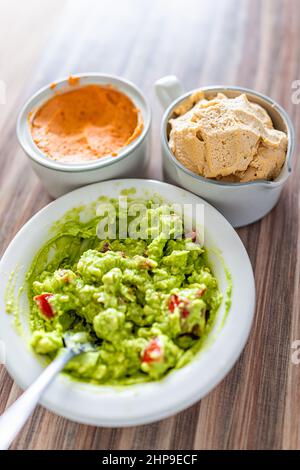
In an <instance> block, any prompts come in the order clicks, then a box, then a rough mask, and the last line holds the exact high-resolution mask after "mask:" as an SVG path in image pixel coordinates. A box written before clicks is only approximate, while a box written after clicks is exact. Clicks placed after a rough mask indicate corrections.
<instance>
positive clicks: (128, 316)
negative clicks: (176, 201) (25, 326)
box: [27, 199, 222, 384]
mask: <svg viewBox="0 0 300 470" xmlns="http://www.w3.org/2000/svg"><path fill="white" fill-rule="evenodd" d="M110 202H112V203H114V204H115V205H117V201H110ZM131 203H134V199H132V200H131ZM146 207H147V212H146V214H145V215H144V217H146V219H147V220H150V215H151V216H152V215H155V216H156V220H158V222H159V223H158V227H160V224H161V223H162V222H163V221H164V219H165V218H166V217H169V219H170V221H171V223H170V224H169V230H168V233H166V232H162V231H161V230H156V231H155V230H153V227H151V226H150V228H149V230H148V235H149V234H151V235H152V236H151V237H148V238H146V239H142V238H139V239H135V238H130V237H128V238H125V239H105V240H100V239H99V238H98V237H97V236H96V227H97V225H98V223H99V220H100V218H101V217H99V216H98V217H96V216H95V214H94V217H93V218H92V219H91V220H89V221H88V222H83V221H81V220H80V217H79V214H77V213H76V212H74V213H73V215H70V214H69V216H68V217H66V218H65V219H64V220H62V221H61V222H59V223H58V224H57V227H56V231H57V234H56V235H55V236H54V237H53V238H52V239H51V240H50V241H49V242H48V243H47V244H46V245H45V246H44V247H43V248H42V249H41V250H40V251H39V252H38V254H37V255H36V257H35V260H34V262H33V264H32V267H31V269H30V272H29V273H28V276H27V280H28V284H29V302H30V308H31V319H30V324H31V330H32V339H31V345H32V347H33V349H34V351H35V352H36V353H38V354H43V355H47V356H48V357H49V358H50V359H53V358H54V357H55V356H56V355H57V354H59V351H60V350H61V349H62V348H63V347H64V342H63V336H64V334H65V332H67V331H69V330H72V331H78V332H84V333H85V334H86V339H87V341H92V342H94V343H95V345H96V349H95V351H92V352H87V353H83V354H81V355H80V356H77V357H75V358H74V359H72V360H71V361H70V362H69V363H68V365H67V366H66V368H65V372H66V373H67V374H69V375H71V376H73V377H75V378H77V379H80V380H84V381H89V382H96V383H99V384H132V383H139V382H146V381H151V380H158V379H160V378H162V377H164V376H165V375H166V374H167V373H168V372H170V371H172V370H174V369H177V368H180V367H182V366H184V365H185V364H186V363H188V362H189V361H191V360H192V359H193V357H194V356H195V354H196V353H197V352H198V351H199V349H200V348H201V345H202V343H203V341H202V339H203V338H204V336H205V335H206V334H207V332H208V330H209V329H210V327H211V325H212V323H213V321H214V318H215V314H216V312H217V310H218V308H219V305H220V303H221V299H222V296H221V294H220V292H219V289H218V284H217V281H216V279H215V277H214V276H213V274H212V272H211V269H210V267H209V265H208V262H207V256H206V253H205V250H204V249H203V248H202V247H201V246H200V245H199V244H197V243H196V242H195V241H193V239H192V238H185V237H184V236H181V237H180V236H179V235H183V234H184V227H183V223H182V221H181V219H180V217H179V216H178V215H176V214H175V213H171V216H170V215H168V216H167V215H166V213H167V211H166V206H164V205H161V206H160V207H156V208H153V203H152V201H151V200H149V201H146ZM151 220H152V219H151ZM175 222H176V224H177V225H176V224H175ZM178 222H179V226H180V227H181V229H180V230H181V233H180V234H178V230H177V232H176V230H175V225H176V226H177V227H178ZM118 223H119V220H118V219H117V224H118ZM154 233H155V234H156V235H155V236H154Z"/></svg>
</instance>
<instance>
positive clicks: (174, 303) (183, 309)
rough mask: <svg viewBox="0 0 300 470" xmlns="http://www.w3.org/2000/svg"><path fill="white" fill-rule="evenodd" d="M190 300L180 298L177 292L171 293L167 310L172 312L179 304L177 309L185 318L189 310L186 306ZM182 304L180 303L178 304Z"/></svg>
mask: <svg viewBox="0 0 300 470" xmlns="http://www.w3.org/2000/svg"><path fill="white" fill-rule="evenodd" d="M189 303H190V302H189V301H188V300H186V299H180V297H179V296H178V295H177V294H172V295H171V297H170V300H169V305H168V307H169V310H170V312H171V313H173V312H174V310H175V308H176V307H177V306H178V305H179V311H180V315H181V317H182V318H186V317H188V316H189V314H190V312H189V310H188V309H187V306H188V304H189ZM180 304H182V305H180Z"/></svg>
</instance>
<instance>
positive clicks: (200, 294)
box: [196, 287, 206, 297]
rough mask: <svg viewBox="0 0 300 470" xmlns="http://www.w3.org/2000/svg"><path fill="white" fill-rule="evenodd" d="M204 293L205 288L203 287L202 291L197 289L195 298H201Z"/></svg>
mask: <svg viewBox="0 0 300 470" xmlns="http://www.w3.org/2000/svg"><path fill="white" fill-rule="evenodd" d="M205 292H206V287H203V288H202V289H199V290H198V291H197V294H196V296H197V297H202V296H203V295H204V294H205Z"/></svg>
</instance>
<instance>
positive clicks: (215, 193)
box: [155, 75, 295, 227]
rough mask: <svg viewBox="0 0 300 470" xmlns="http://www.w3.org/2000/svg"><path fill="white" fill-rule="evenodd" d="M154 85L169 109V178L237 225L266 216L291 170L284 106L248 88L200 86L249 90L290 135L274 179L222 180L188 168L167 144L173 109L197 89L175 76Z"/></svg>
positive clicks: (166, 172)
mask: <svg viewBox="0 0 300 470" xmlns="http://www.w3.org/2000/svg"><path fill="white" fill-rule="evenodd" d="M155 88H156V93H157V96H158V98H159V100H160V102H161V104H162V105H163V106H164V107H165V108H167V109H166V111H165V114H164V116H163V120H162V126H161V140H162V155H163V167H164V175H165V177H166V179H167V180H168V181H170V182H172V183H175V184H177V185H179V186H181V187H183V188H185V189H187V190H189V191H191V192H193V193H195V194H197V195H199V196H202V197H203V198H204V199H206V200H207V201H209V202H210V203H211V204H213V205H214V206H215V207H216V208H217V209H218V210H219V211H220V212H222V214H223V215H224V216H225V217H226V218H227V219H228V220H229V222H230V223H231V224H232V225H233V226H234V227H241V226H244V225H248V224H251V223H252V222H255V221H256V220H259V219H261V218H262V217H263V216H264V215H266V214H267V213H268V212H269V211H270V210H271V209H272V208H273V207H274V206H275V204H276V203H277V201H278V199H279V196H280V193H281V191H282V189H283V186H284V184H285V183H286V181H287V179H288V177H289V175H290V173H291V170H292V167H291V162H292V155H293V152H294V147H295V136H294V128H293V125H292V122H291V120H290V118H289V116H288V115H287V113H286V112H285V111H284V109H283V108H282V107H281V106H280V105H279V104H277V103H276V102H275V101H273V100H272V99H271V98H269V97H267V96H265V95H262V94H261V93H258V92H256V91H253V90H249V89H247V88H241V87H234V86H232V87H229V86H210V87H203V88H201V90H202V91H203V92H204V93H205V94H207V95H209V94H214V93H218V92H222V93H225V94H226V95H227V96H229V97H234V96H237V95H239V94H241V93H246V94H247V96H248V97H249V99H250V100H251V101H253V102H254V103H258V104H260V105H261V106H262V107H263V108H265V110H266V111H267V112H268V113H269V115H270V117H271V118H272V121H273V123H274V126H275V128H276V129H279V130H282V131H284V132H286V133H287V136H288V149H287V156H286V162H285V164H284V166H283V168H282V171H281V173H280V175H279V176H278V178H276V180H275V181H266V180H259V181H251V182H249V183H223V182H219V181H215V180H211V179H208V178H204V177H202V176H199V175H197V174H196V173H193V172H192V171H190V170H188V169H187V168H186V167H184V166H183V165H182V164H181V163H180V162H179V161H178V160H177V158H176V157H175V156H174V154H173V153H172V151H171V150H170V148H169V145H168V135H167V132H168V122H169V119H170V117H171V115H172V112H173V109H174V108H175V107H176V106H178V104H179V103H180V102H182V101H184V100H185V99H186V98H187V97H188V96H189V95H191V94H192V93H194V92H195V91H196V90H192V91H189V92H188V93H183V90H182V87H181V84H180V82H179V81H178V79H177V78H176V77H175V76H172V75H171V76H167V77H164V78H162V79H160V80H158V81H157V82H156V84H155Z"/></svg>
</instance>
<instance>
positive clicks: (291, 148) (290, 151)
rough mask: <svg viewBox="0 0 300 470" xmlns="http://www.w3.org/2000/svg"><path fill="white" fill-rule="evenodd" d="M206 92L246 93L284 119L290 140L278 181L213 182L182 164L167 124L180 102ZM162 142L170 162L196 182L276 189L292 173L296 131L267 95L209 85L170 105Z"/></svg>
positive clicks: (248, 90) (196, 89)
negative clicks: (169, 136)
mask: <svg viewBox="0 0 300 470" xmlns="http://www.w3.org/2000/svg"><path fill="white" fill-rule="evenodd" d="M200 90H201V91H204V92H216V93H218V92H220V93H221V92H224V93H226V91H237V92H241V93H245V94H247V95H250V96H251V95H253V96H256V97H258V98H260V99H261V100H263V101H265V102H267V103H268V104H269V105H271V106H272V107H273V108H274V109H275V110H276V111H277V112H278V113H279V114H280V115H281V117H282V119H283V121H284V122H285V124H286V128H287V138H288V147H287V152H286V160H285V163H284V165H283V167H282V170H281V172H280V174H279V175H278V177H277V178H276V180H274V181H270V180H265V179H261V180H256V181H247V182H242V183H238V182H237V183H230V182H223V181H217V180H213V179H210V178H205V177H204V176H201V175H198V174H197V173H194V172H193V171H191V170H189V169H188V168H186V167H185V166H184V165H183V164H182V163H180V162H179V160H177V158H176V157H175V155H174V154H173V152H172V151H171V149H170V147H169V143H168V138H167V124H168V120H169V118H170V115H171V113H172V111H173V109H174V108H175V106H177V105H178V104H179V103H180V102H182V101H184V100H185V99H186V98H188V97H189V96H190V95H192V94H193V93H195V92H197V91H200ZM161 140H162V145H163V147H164V150H165V152H166V153H167V156H168V158H169V160H171V162H172V163H173V164H174V165H175V166H176V167H177V168H178V169H179V170H182V171H183V172H184V173H186V174H187V175H189V176H190V177H192V178H194V179H195V180H198V181H199V182H201V183H205V184H208V185H215V186H223V187H228V188H235V187H246V186H251V185H252V186H253V185H254V186H266V185H267V186H269V187H272V186H273V187H274V186H280V185H281V184H282V180H280V179H282V175H283V172H284V170H285V168H287V175H286V177H285V178H284V181H285V180H286V179H287V178H288V176H289V175H290V173H291V171H292V158H293V154H294V150H295V130H294V126H293V123H292V121H291V119H290V117H289V115H288V113H287V112H286V111H285V109H284V108H283V107H282V106H281V105H279V104H278V103H277V102H276V101H275V100H273V99H272V98H270V97H269V96H267V95H264V94H263V93H260V92H258V91H255V90H252V89H251V88H244V87H240V86H229V85H209V86H203V87H198V88H195V89H193V90H190V91H188V92H186V93H184V94H183V95H180V96H179V97H178V98H177V99H176V100H174V101H172V103H171V104H170V105H169V107H168V108H167V109H166V111H165V112H164V115H163V118H162V122H161Z"/></svg>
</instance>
